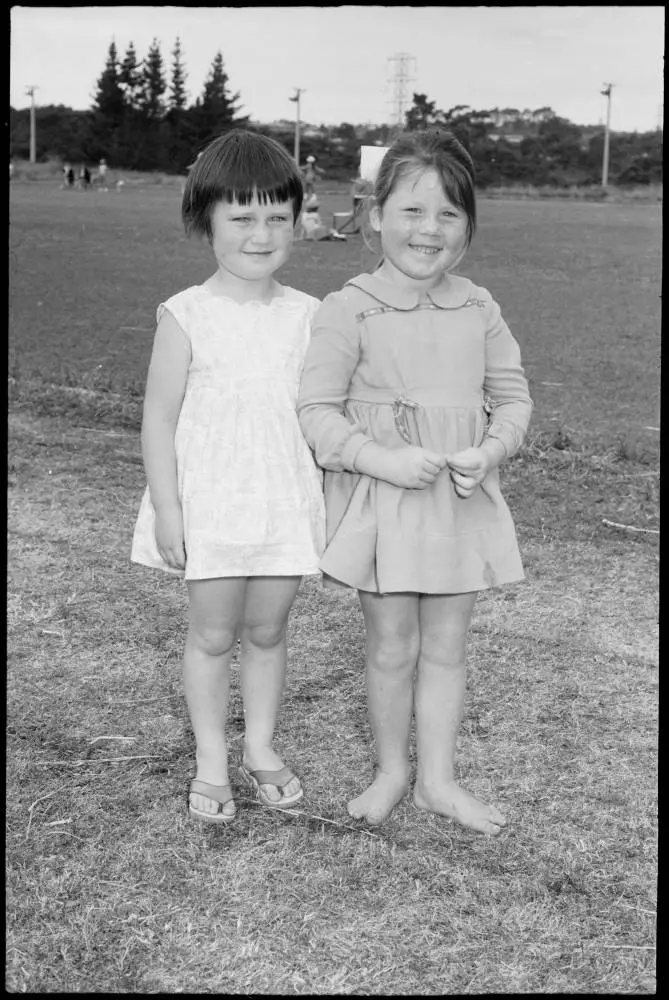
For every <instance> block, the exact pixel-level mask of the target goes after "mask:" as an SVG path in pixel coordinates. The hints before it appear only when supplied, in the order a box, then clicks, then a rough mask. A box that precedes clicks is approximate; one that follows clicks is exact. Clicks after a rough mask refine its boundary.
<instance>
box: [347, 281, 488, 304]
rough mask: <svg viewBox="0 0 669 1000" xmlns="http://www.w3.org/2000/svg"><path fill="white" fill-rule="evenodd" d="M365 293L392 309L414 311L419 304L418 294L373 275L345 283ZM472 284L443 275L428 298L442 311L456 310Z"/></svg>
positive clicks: (463, 301)
mask: <svg viewBox="0 0 669 1000" xmlns="http://www.w3.org/2000/svg"><path fill="white" fill-rule="evenodd" d="M346 284H347V285H355V287H356V288H360V289H362V291H363V292H367V294H368V295H371V296H372V297H373V298H375V299H376V300H377V301H378V302H383V304H384V305H387V306H392V308H393V309H406V310H409V309H415V308H416V306H417V305H418V302H419V298H420V296H419V293H418V292H417V291H412V290H409V289H406V288H397V287H396V286H395V285H391V284H390V283H389V282H387V281H384V280H383V278H378V277H377V276H376V275H375V274H359V275H358V276H357V277H355V278H351V279H350V280H349V281H347V282H346ZM471 290H472V283H471V281H470V280H469V278H461V277H459V276H458V275H457V274H447V275H444V279H443V281H441V282H440V284H438V285H436V286H435V287H434V288H431V289H430V291H429V292H427V296H428V298H429V299H430V300H431V301H432V302H433V303H434V305H436V306H439V307H440V308H442V309H457V308H458V307H459V306H463V305H464V304H465V302H466V301H467V299H468V298H469V296H470V294H471Z"/></svg>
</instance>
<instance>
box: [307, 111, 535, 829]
mask: <svg viewBox="0 0 669 1000" xmlns="http://www.w3.org/2000/svg"><path fill="white" fill-rule="evenodd" d="M370 222H371V226H372V228H373V230H374V231H375V232H376V233H377V234H378V235H379V236H380V243H381V252H382V254H383V257H382V260H381V263H380V265H379V266H378V267H377V269H376V270H375V271H374V272H373V273H371V274H361V275H359V276H358V277H356V278H352V279H351V280H350V281H348V282H347V283H346V284H345V286H344V288H343V289H342V290H341V291H339V292H335V293H334V294H332V295H328V296H327V298H326V299H325V301H324V302H323V304H322V306H321V308H320V309H319V311H318V313H317V315H316V318H315V320H314V324H313V334H312V339H311V344H310V346H309V349H308V351H307V355H306V358H305V363H304V373H303V376H302V384H301V389H300V395H299V399H298V414H299V419H300V424H301V426H302V430H303V432H304V435H305V437H306V439H307V441H308V442H309V444H310V445H311V447H312V448H313V449H314V452H315V455H316V460H317V461H318V463H319V465H321V466H322V467H323V468H324V469H325V470H326V471H325V504H326V518H327V547H326V549H325V554H324V556H323V558H322V560H321V569H322V571H323V573H324V575H325V581H326V584H328V585H339V586H342V585H343V586H347V587H354V588H356V589H357V591H358V594H359V598H360V602H361V605H362V611H363V616H364V620H365V625H366V630H367V691H368V706H369V717H370V722H371V727H372V732H373V735H374V741H375V748H376V756H377V771H376V776H375V778H374V780H373V781H372V783H371V785H370V786H369V787H368V788H367V789H366V790H365V791H364V792H363V793H362V794H361V795H359V796H358V797H357V798H355V799H353V800H352V801H351V802H349V805H348V811H349V813H350V814H351V815H352V816H354V817H356V818H359V819H364V820H366V821H367V822H368V823H370V824H372V825H375V824H379V823H381V822H383V820H384V819H385V818H386V817H387V816H388V815H389V813H390V812H391V811H392V809H393V808H394V806H395V805H396V804H397V803H398V802H399V801H400V799H402V798H403V797H404V795H405V794H406V792H407V790H408V787H409V775H410V766H409V734H410V728H411V720H412V712H414V713H415V719H416V745H417V755H418V770H417V776H416V783H415V787H414V792H413V798H414V802H415V804H416V805H417V806H418V807H419V808H421V809H427V810H429V811H431V812H434V813H439V814H441V815H444V816H448V817H451V818H452V819H454V820H457V821H458V822H459V823H462V824H463V825H464V826H468V827H471V828H473V829H474V830H479V831H481V832H484V833H487V834H491V835H495V834H498V833H500V831H501V829H502V827H503V826H504V825H505V824H506V820H505V819H504V816H503V815H502V814H501V812H500V811H499V810H498V809H497V808H496V807H495V806H493V805H487V804H486V803H484V802H481V801H479V799H477V798H475V797H474V796H473V795H471V794H470V793H469V792H468V791H466V790H465V789H464V788H462V787H461V786H460V785H459V784H458V783H457V782H456V777H455V752H456V737H457V731H458V727H459V725H460V720H461V716H462V710H463V704H464V698H465V685H466V665H465V648H466V640H467V634H468V630H469V625H470V619H471V615H472V611H473V607H474V602H475V600H476V595H477V593H478V591H481V590H488V588H490V587H496V586H500V585H502V584H505V583H513V582H515V581H518V580H521V579H522V578H523V567H522V564H521V559H520V553H519V551H518V544H517V541H516V534H515V530H514V525H513V521H512V519H511V515H510V513H509V510H508V508H507V505H506V503H505V501H504V499H503V497H502V493H501V491H500V486H499V475H498V471H497V469H498V466H499V465H500V464H501V463H502V462H503V461H505V460H506V459H508V458H509V457H510V456H511V455H513V454H514V453H515V452H516V451H517V450H518V449H519V448H520V446H521V444H522V442H523V439H524V437H525V434H526V431H527V426H528V422H529V419H530V414H531V410H532V402H531V400H530V396H529V392H528V385H527V380H526V378H525V375H524V373H523V369H522V367H521V363H520V352H519V349H518V344H517V343H516V341H515V339H514V338H513V336H512V334H511V332H510V331H509V328H508V326H507V325H506V323H505V322H504V320H503V319H502V316H501V313H500V309H499V306H498V305H497V303H496V302H495V301H494V300H493V298H492V296H491V295H490V292H488V291H487V290H486V289H485V288H480V287H477V286H476V285H474V284H473V283H472V282H471V281H469V280H468V279H467V278H464V277H459V276H456V275H453V274H451V273H450V272H451V271H452V269H453V268H454V267H455V266H456V265H457V264H458V263H459V262H460V260H461V259H462V258H463V256H464V254H465V253H466V251H467V249H468V247H469V244H470V242H471V239H472V236H473V234H474V229H475V225H476V202H475V193H474V167H473V163H472V160H471V157H470V156H469V154H468V153H467V151H466V150H465V149H464V147H463V146H462V145H461V144H460V143H459V142H458V140H457V139H456V138H455V137H454V136H453V135H452V134H451V133H449V132H445V131H437V130H434V131H432V130H429V131H426V132H418V133H405V134H404V135H401V136H400V137H399V138H398V139H397V141H396V142H395V143H394V144H393V145H392V146H391V148H390V149H389V150H388V152H387V153H386V154H385V157H384V158H383V161H382V163H381V165H380V169H379V172H378V175H377V179H376V183H375V187H374V203H373V205H372V207H371V211H370ZM486 398H489V399H490V400H491V403H492V405H491V406H488V405H487V403H486ZM490 412H492V416H491V417H490V416H489V414H490Z"/></svg>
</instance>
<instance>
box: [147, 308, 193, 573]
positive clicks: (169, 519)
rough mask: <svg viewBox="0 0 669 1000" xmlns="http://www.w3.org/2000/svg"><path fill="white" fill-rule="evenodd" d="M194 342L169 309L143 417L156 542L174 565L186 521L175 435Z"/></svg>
mask: <svg viewBox="0 0 669 1000" xmlns="http://www.w3.org/2000/svg"><path fill="white" fill-rule="evenodd" d="M190 359H191V351H190V343H189V341H188V338H187V337H186V334H185V333H184V331H183V330H182V328H181V327H180V325H179V324H178V323H177V321H176V319H175V318H174V317H173V316H172V314H171V313H169V312H167V311H163V312H162V314H161V316H160V319H159V321H158V326H157V328H156V336H155V339H154V343H153V352H152V355H151V362H150V364H149V372H148V376H147V380H146V392H145V396H144V412H143V417H142V457H143V459H144V468H145V470H146V478H147V481H148V484H149V493H150V495H151V503H152V505H153V508H154V510H155V512H156V527H155V531H156V544H157V546H158V551H159V552H160V555H161V556H162V558H163V559H164V560H165V561H166V562H167V563H169V565H171V566H173V567H174V568H176V569H183V568H184V566H185V553H184V543H183V521H182V515H181V504H180V502H179V493H178V482H177V461H176V451H175V447H174V435H175V433H176V428H177V421H178V419H179V413H180V412H181V405H182V403H183V398H184V393H185V391H186V379H187V376H188V368H189V365H190Z"/></svg>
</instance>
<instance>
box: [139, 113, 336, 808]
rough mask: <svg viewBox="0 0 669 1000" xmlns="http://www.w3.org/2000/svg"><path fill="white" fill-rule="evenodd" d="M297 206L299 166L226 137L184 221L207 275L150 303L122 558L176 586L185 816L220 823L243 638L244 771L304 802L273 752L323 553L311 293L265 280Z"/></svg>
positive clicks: (268, 142)
mask: <svg viewBox="0 0 669 1000" xmlns="http://www.w3.org/2000/svg"><path fill="white" fill-rule="evenodd" d="M302 198H303V188H302V181H301V178H300V173H299V170H298V168H297V166H296V165H295V164H294V162H293V160H292V159H291V157H290V156H289V155H288V153H287V152H286V151H285V150H284V149H283V147H282V146H280V145H279V144H278V143H277V142H274V141H273V140H272V139H269V138H266V137H264V136H261V135H256V134H253V133H250V132H246V131H243V130H234V131H231V132H228V133H226V134H225V135H223V136H222V137H220V138H218V139H216V140H215V141H214V142H212V143H211V145H210V146H209V147H208V148H207V149H205V150H204V152H203V153H202V155H201V156H199V157H198V159H197V160H196V162H195V163H194V165H193V168H192V170H191V172H190V173H189V176H188V180H187V183H186V187H185V191H184V195H183V202H182V218H183V222H184V225H185V228H186V232H187V233H189V234H191V233H192V234H196V235H200V236H204V237H205V238H206V239H207V240H208V242H209V243H210V245H211V249H212V252H213V254H214V258H215V261H216V270H215V272H214V274H213V275H212V276H211V277H210V278H209V279H208V280H207V281H205V282H204V283H203V284H201V285H194V286H192V287H190V288H186V289H185V290H184V291H181V292H178V293H177V294H176V295H173V296H172V297H171V298H169V299H167V301H166V302H163V303H162V304H161V305H159V307H158V312H157V317H158V325H157V329H156V334H155V341H154V346H153V353H152V357H151V362H150V366H149V372H148V378H147V384H146V397H145V402H144V416H143V423H142V452H143V457H144V465H145V469H146V476H147V480H148V485H147V488H146V491H145V494H144V497H143V499H142V502H141V506H140V510H139V515H138V519H137V523H136V526H135V531H134V536H133V542H132V553H131V558H132V560H133V561H134V562H137V563H141V564H143V565H145V566H150V567H155V568H156V569H160V570H164V571H165V572H167V573H172V574H174V575H177V576H181V577H184V578H185V582H186V586H187V588H188V599H189V627H188V633H187V638H186V645H185V652H184V660H183V678H184V689H185V695H186V700H187V703H188V709H189V714H190V719H191V723H192V726H193V731H194V734H195V741H196V759H197V772H196V777H195V779H194V780H193V781H192V782H191V783H190V789H189V811H190V814H191V815H192V816H194V817H197V818H199V819H201V820H204V821H210V822H217V823H228V822H230V821H231V820H232V819H233V818H234V815H235V805H234V800H233V796H232V790H231V785H230V781H229V776H228V747H227V742H226V718H227V712H228V700H229V685H230V661H231V658H232V654H233V650H234V649H235V646H236V643H237V640H238V639H239V642H240V677H241V691H242V697H243V702H244V719H245V732H244V748H243V757H242V761H241V774H242V777H243V779H244V781H245V782H246V783H247V784H248V785H249V786H250V787H251V788H252V789H253V791H254V793H255V795H256V796H257V797H258V799H259V800H260V801H261V802H262V803H264V804H265V805H268V806H270V807H274V808H288V807H290V806H292V805H294V804H295V803H296V802H298V801H299V799H300V798H301V797H302V795H303V791H302V787H301V784H300V781H299V779H298V778H297V777H296V775H295V774H294V773H293V772H292V771H291V770H290V768H289V767H288V766H286V765H285V764H284V762H283V760H282V759H281V758H280V757H279V755H278V753H277V752H276V751H275V750H274V748H273V736H274V729H275V724H276V720H277V714H278V711H279V707H280V702H281V696H282V690H283V685H284V678H285V672H286V623H287V619H288V615H289V612H290V609H291V606H292V604H293V601H294V599H295V596H296V594H297V590H298V587H299V584H300V579H301V577H302V576H303V575H304V574H315V573H318V572H319V566H318V563H319V558H320V555H321V553H322V550H323V546H324V508H323V498H322V490H321V480H320V474H319V472H318V470H317V468H316V465H315V463H314V459H313V457H312V454H311V452H310V450H309V447H308V446H307V444H306V442H305V441H304V438H303V437H302V434H301V432H300V428H299V424H298V421H297V415H296V412H295V407H296V402H297V391H298V385H299V379H300V373H301V370H302V364H303V360H304V354H305V350H306V347H307V344H308V341H309V336H310V322H311V319H312V318H313V315H314V312H315V310H316V308H317V306H318V300H317V299H314V298H313V297H312V296H310V295H306V294H304V293H303V292H299V291H296V290H295V289H293V288H289V287H287V286H282V285H280V284H278V283H277V282H276V280H275V279H274V273H275V271H276V270H277V269H278V268H279V267H281V266H282V265H283V264H284V263H285V262H286V260H287V258H288V256H289V254H290V250H291V246H292V243H293V234H294V226H295V223H296V221H297V219H298V217H299V214H300V209H301V205H302Z"/></svg>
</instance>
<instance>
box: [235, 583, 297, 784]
mask: <svg viewBox="0 0 669 1000" xmlns="http://www.w3.org/2000/svg"><path fill="white" fill-rule="evenodd" d="M300 580H301V577H299V576H265V577H261V576H257V577H250V578H249V581H248V589H247V594H246V606H245V608H244V624H243V628H242V634H241V658H240V670H241V687H242V698H243V700H244V718H245V734H244V764H245V765H246V767H248V769H249V770H251V771H255V770H266V771H277V770H279V769H280V768H281V767H283V761H282V760H281V758H280V757H279V756H278V754H276V753H275V752H274V750H273V749H272V741H273V738H274V727H275V725H276V719H277V715H278V712H279V708H280V705H281V698H282V695H283V686H284V680H285V677H286V659H287V654H286V625H287V623H288V616H289V614H290V609H291V607H292V605H293V601H294V600H295V596H296V594H297V591H298V589H299V586H300ZM262 789H263V792H264V793H265V794H266V796H267V798H269V799H272V800H273V801H275V802H279V801H280V800H281V798H282V797H283V796H285V797H290V796H291V795H294V794H296V793H297V792H298V791H299V789H300V782H299V779H297V778H294V779H292V780H291V781H289V783H288V784H287V785H285V786H284V788H283V795H282V793H281V792H280V791H279V790H278V789H277V788H276V786H275V785H263V786H262Z"/></svg>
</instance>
